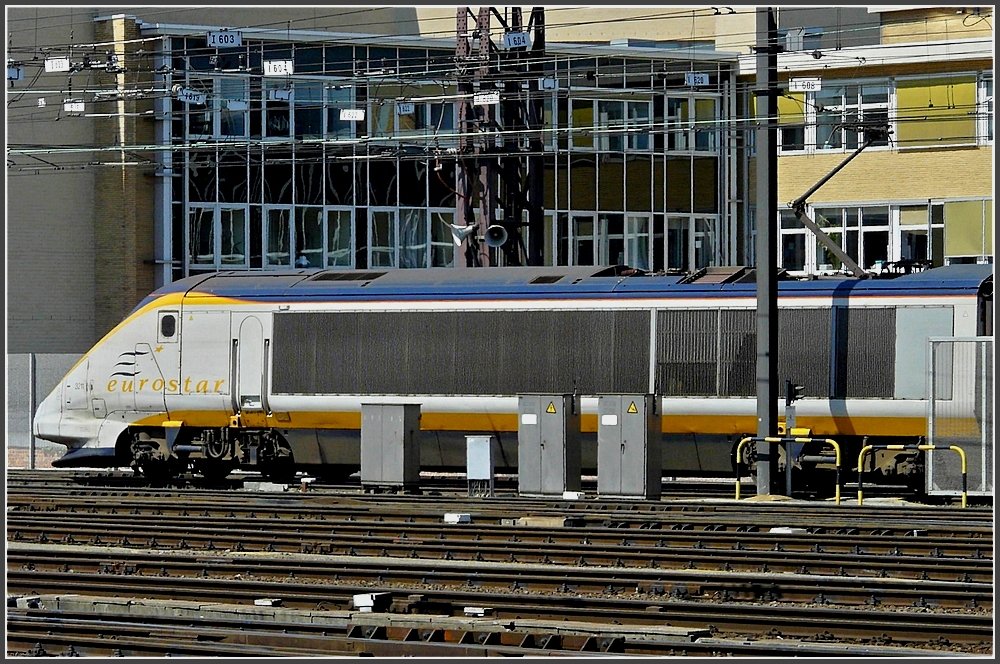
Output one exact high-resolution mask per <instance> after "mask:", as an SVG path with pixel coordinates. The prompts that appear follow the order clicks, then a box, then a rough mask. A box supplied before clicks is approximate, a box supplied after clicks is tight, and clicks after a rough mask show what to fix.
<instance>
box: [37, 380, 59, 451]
mask: <svg viewBox="0 0 1000 664" xmlns="http://www.w3.org/2000/svg"><path fill="white" fill-rule="evenodd" d="M57 392H58V390H57V391H56V392H53V393H51V394H49V396H47V397H45V399H43V400H42V403H40V404H39V405H38V410H36V411H35V417H34V420H33V421H32V426H31V429H32V433H33V434H34V436H35V438H41V439H43V440H51V441H54V442H58V440H59V422H60V419H61V411H60V408H59V406H60V405H61V399H60V398H59V395H58V394H57Z"/></svg>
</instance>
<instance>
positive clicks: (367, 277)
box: [310, 270, 385, 281]
mask: <svg viewBox="0 0 1000 664" xmlns="http://www.w3.org/2000/svg"><path fill="white" fill-rule="evenodd" d="M383 274H385V272H358V271H356V270H351V271H347V272H320V273H319V274H317V275H316V276H315V277H313V278H312V279H310V281H371V280H372V279H378V278H379V277H381V276H382V275H383Z"/></svg>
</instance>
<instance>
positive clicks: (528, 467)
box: [517, 394, 580, 496]
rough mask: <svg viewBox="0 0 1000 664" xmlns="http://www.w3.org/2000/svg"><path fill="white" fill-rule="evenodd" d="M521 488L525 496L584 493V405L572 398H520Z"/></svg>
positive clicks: (526, 395)
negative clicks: (582, 413) (581, 411)
mask: <svg viewBox="0 0 1000 664" xmlns="http://www.w3.org/2000/svg"><path fill="white" fill-rule="evenodd" d="M517 400H518V405H517V416H518V417H517V421H518V424H517V486H518V492H519V493H520V494H522V495H559V496H561V495H562V494H563V492H564V491H579V490H580V405H579V398H578V397H575V396H574V395H572V394H519V395H518V398H517Z"/></svg>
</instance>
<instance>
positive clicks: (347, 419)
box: [134, 410, 927, 437]
mask: <svg viewBox="0 0 1000 664" xmlns="http://www.w3.org/2000/svg"><path fill="white" fill-rule="evenodd" d="M164 418H165V414H164V413H158V414H155V415H154V414H151V415H149V416H147V417H145V418H143V419H141V420H139V421H137V422H135V423H134V424H135V425H137V426H161V424H162V422H163V420H164ZM170 419H171V420H183V422H184V424H185V426H190V427H228V426H230V425H231V421H230V416H229V414H228V413H226V412H224V411H204V410H188V411H171V412H170ZM239 424H240V425H241V426H245V427H251V428H256V427H273V428H277V429H360V428H361V413H360V412H359V411H331V412H307V411H299V412H275V413H272V414H271V415H269V416H265V415H264V414H263V413H244V414H243V415H242V416H241V418H240V420H239ZM796 424H797V426H799V427H804V428H808V429H810V430H811V431H812V434H813V435H814V436H838V435H840V436H862V435H867V436H898V437H907V436H926V435H927V420H926V418H923V417H852V418H847V417H822V416H820V417H801V416H800V417H799V418H797V421H796ZM420 428H421V430H423V431H504V432H514V431H517V414H516V413H442V412H423V413H421V415H420ZM756 428H757V420H756V418H755V417H753V416H724V415H664V416H662V418H661V429H662V431H663V433H665V434H732V435H743V434H746V433H747V432H753V431H756ZM580 431H582V432H584V433H594V432H596V431H597V415H596V414H583V415H581V416H580Z"/></svg>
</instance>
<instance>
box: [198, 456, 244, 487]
mask: <svg viewBox="0 0 1000 664" xmlns="http://www.w3.org/2000/svg"><path fill="white" fill-rule="evenodd" d="M235 467H236V465H235V463H234V462H232V461H215V460H212V459H201V460H199V461H197V462H195V466H194V469H195V471H196V472H197V473H199V474H200V475H201V476H202V477H204V478H205V479H206V480H208V481H209V482H221V481H222V480H224V479H226V478H227V477H229V473H231V472H233V469H234V468H235Z"/></svg>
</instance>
